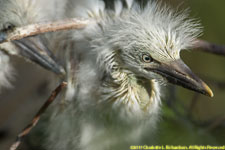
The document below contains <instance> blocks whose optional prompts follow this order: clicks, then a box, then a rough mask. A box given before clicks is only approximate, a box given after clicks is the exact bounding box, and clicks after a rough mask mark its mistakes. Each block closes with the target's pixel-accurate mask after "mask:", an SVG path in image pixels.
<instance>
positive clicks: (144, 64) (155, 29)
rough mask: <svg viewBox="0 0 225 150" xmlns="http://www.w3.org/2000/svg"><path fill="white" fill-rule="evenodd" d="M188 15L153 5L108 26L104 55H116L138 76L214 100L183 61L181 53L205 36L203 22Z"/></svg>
mask: <svg viewBox="0 0 225 150" xmlns="http://www.w3.org/2000/svg"><path fill="white" fill-rule="evenodd" d="M187 14H188V11H185V12H175V11H173V10H172V9H171V8H168V6H162V5H160V4H157V3H155V2H151V3H149V4H148V5H147V6H146V7H145V9H144V10H142V9H138V8H137V7H136V8H135V9H131V10H127V11H125V12H122V13H121V17H119V18H116V19H115V20H113V21H108V22H107V23H105V22H104V24H105V25H107V26H105V27H103V34H104V36H102V37H104V39H101V40H99V39H98V40H99V41H101V44H102V45H105V46H102V47H103V49H106V50H105V52H104V53H107V52H106V51H108V52H109V51H110V50H111V51H113V52H114V53H115V57H116V58H115V59H116V61H117V62H118V63H119V66H122V68H125V69H126V70H129V71H132V72H133V73H134V74H135V75H137V76H140V77H144V78H146V79H149V80H157V81H167V82H169V83H172V84H175V85H179V86H182V87H184V88H187V89H190V90H193V91H196V92H199V93H201V94H204V95H207V96H210V97H212V96H213V93H212V91H211V89H210V88H209V87H208V86H207V85H206V84H205V83H204V82H203V81H202V80H201V79H200V78H199V77H197V76H196V75H195V74H194V73H193V72H192V71H191V69H189V67H188V66H187V65H186V64H185V63H184V62H183V61H182V60H181V58H180V51H181V50H184V49H188V48H191V47H192V45H193V44H194V42H195V39H196V38H197V37H198V36H199V35H200V34H201V27H200V26H199V22H198V21H195V20H193V19H188V15H187ZM109 24H110V25H109ZM108 49H110V50H108ZM109 62H110V61H109Z"/></svg>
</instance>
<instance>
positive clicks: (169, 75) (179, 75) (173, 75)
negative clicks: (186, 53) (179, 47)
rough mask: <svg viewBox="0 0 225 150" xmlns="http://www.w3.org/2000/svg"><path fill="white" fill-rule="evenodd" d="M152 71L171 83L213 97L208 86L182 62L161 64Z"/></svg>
mask: <svg viewBox="0 0 225 150" xmlns="http://www.w3.org/2000/svg"><path fill="white" fill-rule="evenodd" d="M150 70H151V71H153V72H155V73H157V74H159V75H161V76H163V77H164V78H166V79H167V81H168V82H169V83H172V84H176V85H179V86H182V87H184V88H187V89H190V90H193V91H195V92H198V93H201V94H204V95H207V96H210V97H213V92H212V90H211V89H210V88H209V87H208V85H207V84H206V83H205V82H203V81H202V80H201V79H200V78H199V77H198V76H196V75H195V74H194V73H193V72H192V71H191V70H190V68H189V67H188V66H187V65H186V64H185V63H184V62H183V61H182V60H176V61H173V62H170V63H167V64H160V65H159V66H158V67H155V68H153V69H152V68H151V69H150Z"/></svg>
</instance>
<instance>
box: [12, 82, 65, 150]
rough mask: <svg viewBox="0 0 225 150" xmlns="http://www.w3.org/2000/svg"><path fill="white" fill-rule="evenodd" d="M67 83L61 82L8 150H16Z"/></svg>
mask: <svg viewBox="0 0 225 150" xmlns="http://www.w3.org/2000/svg"><path fill="white" fill-rule="evenodd" d="M66 85H67V83H66V82H62V83H61V84H60V85H59V86H58V87H57V88H56V89H55V90H54V91H53V92H52V94H51V96H50V97H49V98H48V100H47V101H46V102H45V104H44V105H43V106H42V107H41V109H40V110H39V111H38V113H37V114H36V115H35V116H34V118H33V120H32V121H31V123H30V124H29V125H28V126H27V127H26V128H25V129H24V130H23V131H22V132H21V133H20V134H19V135H18V136H17V139H16V141H15V142H14V143H13V144H12V146H11V147H10V150H16V149H17V148H18V147H19V146H20V144H21V141H22V139H23V138H24V137H25V136H26V135H27V134H29V133H30V131H31V130H32V129H33V128H34V127H35V126H36V124H37V123H38V121H39V120H40V117H41V115H42V114H43V113H44V112H45V111H46V110H47V108H48V107H49V105H50V104H51V103H52V102H53V101H54V100H55V99H56V97H57V95H58V94H59V93H60V92H61V91H62V89H63V88H64V87H66Z"/></svg>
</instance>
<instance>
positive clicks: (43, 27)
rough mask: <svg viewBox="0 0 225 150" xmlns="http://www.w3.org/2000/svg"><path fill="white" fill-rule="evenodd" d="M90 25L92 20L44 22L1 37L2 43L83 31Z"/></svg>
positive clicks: (16, 29)
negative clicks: (69, 31) (67, 31)
mask: <svg viewBox="0 0 225 150" xmlns="http://www.w3.org/2000/svg"><path fill="white" fill-rule="evenodd" d="M89 23H90V20H82V19H75V18H72V19H67V20H60V21H55V22H44V23H37V24H31V25H27V26H23V27H17V28H15V29H14V30H13V31H12V32H10V33H8V34H6V35H5V37H1V40H0V43H3V42H9V41H13V40H20V39H22V38H25V37H29V36H34V35H38V34H42V33H47V32H55V31H61V30H71V29H82V28H84V27H86V26H87V25H88V24H89Z"/></svg>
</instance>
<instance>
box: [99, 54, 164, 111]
mask: <svg viewBox="0 0 225 150" xmlns="http://www.w3.org/2000/svg"><path fill="white" fill-rule="evenodd" d="M107 58H108V60H107V61H105V66H104V68H107V69H106V71H105V72H106V74H107V75H106V76H107V77H106V78H105V79H104V82H103V85H102V88H103V90H102V91H104V92H103V96H104V98H103V99H102V100H103V101H106V102H110V103H113V105H114V106H118V107H121V106H125V107H126V108H127V110H129V111H133V112H135V113H137V112H140V113H143V112H144V113H146V112H149V113H151V112H157V111H154V110H152V109H151V108H154V109H157V108H158V106H159V104H160V96H159V93H160V92H159V87H158V83H157V82H155V81H154V80H148V79H145V78H142V77H138V76H136V75H135V74H134V73H133V72H132V71H129V70H128V69H125V68H123V67H120V66H121V65H120V64H119V63H118V61H116V54H111V55H110V56H108V57H107Z"/></svg>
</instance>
